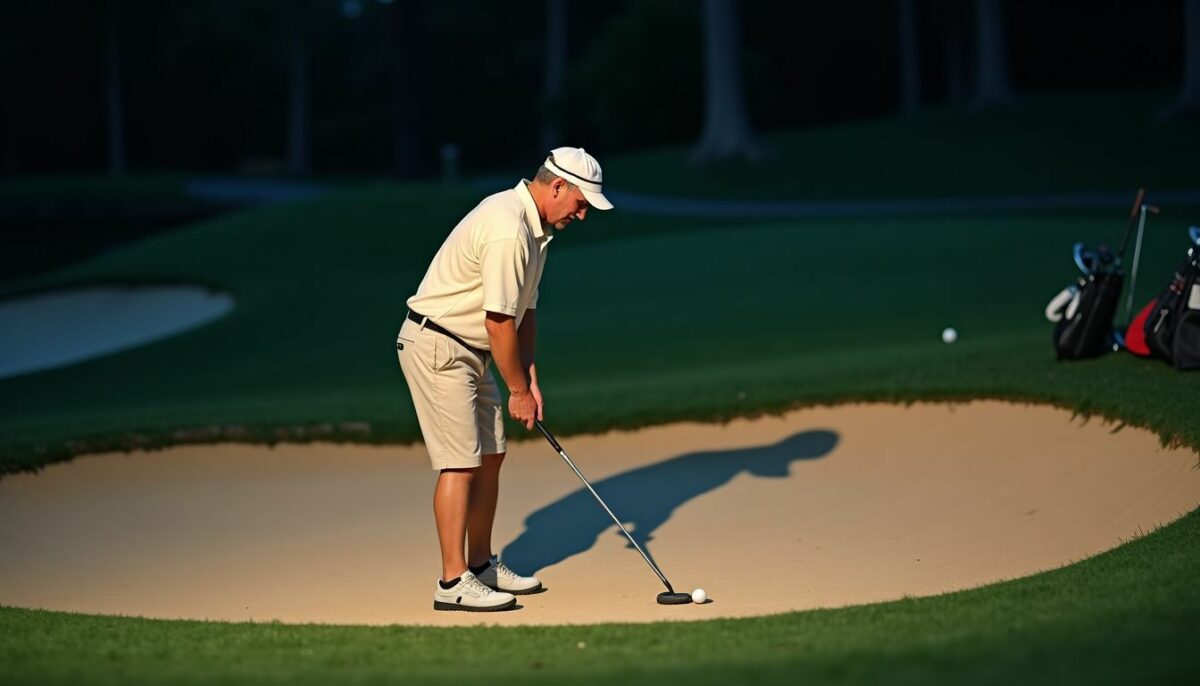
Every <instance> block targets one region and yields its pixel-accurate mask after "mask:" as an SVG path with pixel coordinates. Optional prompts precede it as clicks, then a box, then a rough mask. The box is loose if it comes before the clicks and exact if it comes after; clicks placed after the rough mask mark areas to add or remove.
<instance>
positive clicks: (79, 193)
mask: <svg viewBox="0 0 1200 686" xmlns="http://www.w3.org/2000/svg"><path fill="white" fill-rule="evenodd" d="M186 180H187V176H186V175H184V174H183V173H136V174H129V175H126V176H102V175H90V174H77V175H61V174H43V175H37V176H27V177H21V178H17V179H12V180H8V181H5V182H3V183H0V203H6V202H31V201H37V202H52V201H60V202H71V203H80V202H88V203H129V202H137V201H148V200H150V201H162V200H173V201H179V202H182V201H185V200H187V199H188V197H187V193H186V191H185V189H184V182H185V181H186Z"/></svg>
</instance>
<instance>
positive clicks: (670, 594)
mask: <svg viewBox="0 0 1200 686" xmlns="http://www.w3.org/2000/svg"><path fill="white" fill-rule="evenodd" d="M533 423H534V424H536V425H537V428H538V430H539V431H541V432H542V435H543V436H545V437H546V440H547V441H550V447H552V448H554V449H555V450H556V451H558V454H559V456H560V457H562V459H564V460H566V462H567V466H568V467H570V468H571V471H573V472H575V476H577V477H579V480H580V481H582V482H583V485H584V486H587V489H588V490H589V491H591V492H592V495H593V496H595V498H596V502H598V503H600V507H603V508H604V511H605V512H607V513H608V516H609V517H612V520H613V521H614V522H616V523H617V527H618V528H620V529H621V533H623V534H625V538H628V539H629V542H630V543H632V544H633V547H634V548H637V551H638V552H639V553H641V555H642V559H643V560H645V561H646V564H648V565H650V569H653V570H654V573H655V574H657V575H658V578H659V579H660V580H661V581H662V582H663V585H664V586H666V587H667V590H666V591H665V592H663V593H659V594H658V598H657V599H658V604H659V605H684V604H686V603H690V602H692V596H691V595H690V594H687V593H676V592H675V589H674V588H671V582H670V581H667V577H666V576H665V575H664V574H663V573H662V570H661V569H659V568H658V565H656V564H654V561H653V560H651V559H650V556H649V555H647V554H646V551H644V550H642V546H640V545H638V544H637V541H635V540H633V536H630V535H629V532H628V531H626V530H625V526H624V525H623V524H621V520H619V519H617V516H616V515H615V514H613V511H612V510H610V509H608V505H605V504H604V500H603V499H602V498H601V497H600V494H599V493H597V492H596V489H594V488H592V485H591V484H590V483H588V480H587V479H586V478H584V476H583V472H580V471H579V467H576V466H575V463H574V462H572V461H571V458H570V456H568V455H567V451H565V450H563V448H562V446H561V445H559V444H558V441H557V440H555V438H554V434H552V433H550V431H549V430H547V429H546V427H545V426H542V422H541V420H538V419H535V420H533Z"/></svg>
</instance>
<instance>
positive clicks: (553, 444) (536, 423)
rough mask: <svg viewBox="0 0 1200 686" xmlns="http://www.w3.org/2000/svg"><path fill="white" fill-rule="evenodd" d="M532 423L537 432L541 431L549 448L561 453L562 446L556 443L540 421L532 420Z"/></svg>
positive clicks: (552, 435)
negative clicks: (548, 442)
mask: <svg viewBox="0 0 1200 686" xmlns="http://www.w3.org/2000/svg"><path fill="white" fill-rule="evenodd" d="M533 423H534V426H536V427H537V428H538V431H541V432H542V435H543V436H545V437H546V440H547V441H550V447H552V448H554V449H555V450H557V451H558V452H560V453H561V452H562V451H563V449H562V446H561V445H559V444H558V441H557V440H555V439H554V434H552V433H550V430H549V429H547V428H546V427H545V426H543V425H542V420H540V419H535V420H533Z"/></svg>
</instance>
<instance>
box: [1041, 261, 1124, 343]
mask: <svg viewBox="0 0 1200 686" xmlns="http://www.w3.org/2000/svg"><path fill="white" fill-rule="evenodd" d="M1124 283H1125V277H1124V276H1123V275H1122V274H1121V272H1120V271H1111V272H1106V271H1093V272H1092V273H1090V274H1088V275H1086V276H1082V277H1080V278H1079V282H1078V283H1077V284H1076V285H1077V288H1078V292H1077V293H1076V294H1075V297H1076V298H1078V302H1077V303H1076V302H1073V303H1071V307H1070V308H1069V309H1068V313H1067V316H1064V317H1063V318H1062V319H1061V320H1059V322H1058V324H1057V325H1056V326H1055V327H1054V352H1055V353H1056V354H1057V355H1058V359H1060V360H1082V359H1085V358H1088V357H1096V356H1098V355H1102V354H1104V353H1106V352H1109V351H1111V350H1112V349H1113V327H1112V321H1113V315H1114V314H1116V312H1117V301H1118V300H1120V298H1121V286H1122V285H1124Z"/></svg>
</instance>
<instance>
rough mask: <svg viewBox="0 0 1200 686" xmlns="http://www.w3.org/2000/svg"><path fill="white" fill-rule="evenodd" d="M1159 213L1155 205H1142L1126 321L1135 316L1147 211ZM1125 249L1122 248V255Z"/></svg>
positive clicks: (1126, 302) (1130, 276)
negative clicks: (1135, 293)
mask: <svg viewBox="0 0 1200 686" xmlns="http://www.w3.org/2000/svg"><path fill="white" fill-rule="evenodd" d="M1147 212H1150V213H1151V214H1158V212H1159V210H1158V208H1157V207H1155V206H1154V205H1142V207H1141V212H1140V214H1141V218H1140V219H1139V220H1138V230H1137V240H1136V241H1134V244H1133V269H1131V270H1130V271H1129V295H1128V296H1127V297H1126V299H1125V321H1129V318H1130V317H1131V316H1133V291H1134V289H1135V288H1137V274H1138V262H1139V261H1141V258H1142V234H1143V233H1144V232H1145V230H1146V213H1147ZM1123 254H1124V250H1122V255H1123Z"/></svg>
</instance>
